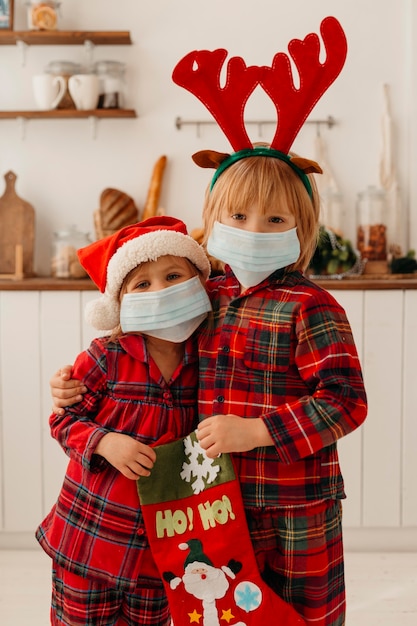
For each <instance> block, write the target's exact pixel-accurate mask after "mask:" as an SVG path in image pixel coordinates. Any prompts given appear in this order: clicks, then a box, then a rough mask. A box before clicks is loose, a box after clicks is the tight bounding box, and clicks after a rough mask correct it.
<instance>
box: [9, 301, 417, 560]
mask: <svg viewBox="0 0 417 626" xmlns="http://www.w3.org/2000/svg"><path fill="white" fill-rule="evenodd" d="M333 295H334V296H335V297H336V299H337V300H338V301H339V302H340V303H341V304H342V306H343V307H344V308H345V310H346V312H347V314H348V317H349V320H350V323H351V325H352V329H353V333H354V336H355V341H356V344H357V347H358V351H359V355H360V358H361V362H362V365H363V370H364V376H365V383H366V388H367V393H368V400H369V415H368V418H367V420H366V422H365V424H364V426H363V427H361V428H360V429H358V430H357V431H356V432H354V433H352V434H351V435H349V436H348V437H346V438H345V439H343V440H342V441H340V443H339V451H340V459H341V465H342V471H343V474H344V478H345V486H346V491H347V495H348V497H347V500H346V501H344V527H345V537H346V536H347V537H348V545H349V546H351V547H353V548H354V547H355V546H356V545H358V544H359V543H360V545H361V549H363V548H364V547H367V546H369V547H370V548H372V545H374V544H375V542H377V543H378V542H379V543H380V544H381V546H379V547H383V548H385V549H389V548H390V545H391V546H392V545H394V543H395V542H396V543H395V545H397V546H398V545H399V546H400V547H404V548H407V547H409V546H408V544H407V542H408V543H410V542H411V543H412V544H413V546H414V547H415V546H416V545H417V487H416V484H417V452H416V448H417V419H416V412H417V409H416V403H415V401H414V394H413V391H414V388H415V387H416V386H417V378H416V372H417V289H409V290H408V289H393V290H383V289H381V290H375V289H373V290H360V289H357V290H353V291H350V290H339V289H337V290H334V291H333ZM95 297H97V294H96V292H95V291H0V420H1V422H0V547H1V546H3V547H4V546H15V547H20V546H21V545H23V546H24V545H32V544H34V539H33V534H34V531H35V528H36V526H37V525H38V523H39V522H40V520H41V519H42V518H43V516H44V515H45V514H46V513H47V511H48V510H49V509H50V507H51V506H52V504H53V502H54V501H55V499H56V496H57V494H58V491H59V489H60V486H61V483H62V479H63V475H64V470H65V467H66V463H67V458H66V456H65V454H64V453H63V452H62V450H61V449H60V447H59V446H58V444H57V443H56V442H55V441H54V440H52V439H51V437H50V434H49V425H48V417H49V414H50V411H51V398H50V393H49V379H50V377H51V375H52V374H53V373H54V372H55V371H56V370H57V369H58V368H59V367H60V366H62V365H64V364H66V363H71V362H72V360H73V359H74V358H75V356H76V355H77V354H78V353H79V352H80V351H81V350H82V349H84V348H86V347H87V346H88V345H89V343H90V341H91V338H92V337H93V336H95V335H96V331H94V329H92V328H89V327H88V326H86V325H85V324H84V322H83V311H84V306H85V304H86V302H87V301H88V300H90V299H92V298H95ZM363 537H366V542H365V546H364V540H363ZM387 542H388V543H387ZM390 542H391V543H390ZM393 542H394V543H393Z"/></svg>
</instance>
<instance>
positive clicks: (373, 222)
mask: <svg viewBox="0 0 417 626" xmlns="http://www.w3.org/2000/svg"><path fill="white" fill-rule="evenodd" d="M386 213H387V205H386V196H385V191H384V190H382V189H378V188H377V187H373V186H369V187H368V188H367V189H366V190H365V191H363V192H361V193H359V194H358V201H357V225H358V226H357V248H358V250H359V252H360V254H361V257H362V258H363V259H368V261H386V259H387V252H388V250H387V214H386Z"/></svg>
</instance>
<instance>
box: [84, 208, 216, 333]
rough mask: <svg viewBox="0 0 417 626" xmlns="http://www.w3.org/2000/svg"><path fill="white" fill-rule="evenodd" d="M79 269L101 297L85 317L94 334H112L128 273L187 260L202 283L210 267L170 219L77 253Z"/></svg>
mask: <svg viewBox="0 0 417 626" xmlns="http://www.w3.org/2000/svg"><path fill="white" fill-rule="evenodd" d="M77 254H78V258H79V260H80V263H81V265H82V266H83V267H84V269H85V270H86V272H87V273H88V274H89V276H90V277H91V278H92V280H93V281H94V282H95V284H96V285H97V287H98V288H99V289H100V291H101V293H102V294H103V295H102V296H100V298H98V299H97V300H93V301H92V302H89V303H88V304H87V306H86V309H85V317H86V320H87V322H88V323H89V324H91V325H92V326H94V328H97V329H98V330H112V329H113V328H115V327H116V326H117V325H118V324H119V322H120V302H119V293H120V289H121V286H122V284H123V280H124V279H125V277H126V276H127V275H128V274H129V272H130V271H131V270H133V269H134V268H135V267H137V266H138V265H140V264H141V263H145V262H146V261H156V259H158V258H159V257H160V256H164V255H167V254H170V255H173V256H178V257H183V258H186V259H189V260H190V261H191V262H192V263H193V264H194V265H195V266H196V267H197V268H198V269H199V270H200V272H201V273H202V275H203V278H204V279H205V280H206V279H207V278H208V276H209V274H210V263H209V261H208V259H207V256H206V254H205V252H204V250H203V248H202V247H201V246H200V245H199V244H198V243H197V242H196V241H195V240H194V239H193V238H192V237H190V236H189V235H188V233H187V227H186V226H185V224H184V222H182V221H181V220H178V219H176V218H174V217H168V216H160V217H151V218H149V219H147V220H145V221H143V222H139V223H137V224H131V225H130V226H126V227H125V228H122V229H121V230H119V231H117V232H116V233H114V234H113V235H109V236H108V237H104V238H103V239H99V240H98V241H95V242H94V243H92V244H90V245H89V246H86V247H85V248H81V249H80V250H78V253H77Z"/></svg>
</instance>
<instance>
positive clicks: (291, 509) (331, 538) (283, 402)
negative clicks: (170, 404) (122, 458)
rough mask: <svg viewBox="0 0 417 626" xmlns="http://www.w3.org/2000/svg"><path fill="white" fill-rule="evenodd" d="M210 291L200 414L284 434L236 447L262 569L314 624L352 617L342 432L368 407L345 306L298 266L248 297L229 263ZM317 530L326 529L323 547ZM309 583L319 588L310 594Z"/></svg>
mask: <svg viewBox="0 0 417 626" xmlns="http://www.w3.org/2000/svg"><path fill="white" fill-rule="evenodd" d="M208 291H209V294H210V297H211V300H212V305H213V323H212V324H211V327H210V325H209V327H208V329H207V332H206V333H205V334H201V336H200V339H199V353H200V372H201V378H200V394H199V414H200V419H204V418H205V417H208V416H210V415H214V414H228V413H232V414H235V415H239V416H241V417H247V418H253V417H258V418H259V417H260V418H261V419H262V420H263V421H264V423H265V425H266V427H267V428H268V431H269V433H270V435H271V437H272V439H273V441H274V445H273V446H270V447H262V448H255V449H254V450H250V451H249V452H244V453H239V454H234V455H233V456H234V459H235V462H236V467H237V471H238V474H239V479H240V483H241V487H242V495H243V500H244V504H245V509H246V511H247V514H248V519H249V524H250V530H251V536H252V540H253V543H254V547H255V551H256V553H257V555H258V560H259V565H260V568H261V571H262V572H263V573H264V575H265V578H266V579H268V581H269V582H270V584H271V585H272V586H274V588H275V589H276V590H277V591H278V592H279V593H280V594H281V595H282V596H283V597H284V598H285V599H286V600H288V601H289V602H291V603H293V604H294V606H295V607H296V608H297V609H298V610H299V611H300V613H302V614H303V615H304V616H305V617H306V619H311V623H314V624H315V626H322V625H324V624H326V625H330V624H331V625H336V624H337V625H339V624H343V623H344V621H343V620H344V618H343V613H344V585H343V551H342V547H341V527H340V518H341V513H340V504H339V503H338V502H339V501H340V499H342V498H344V497H345V492H344V486H343V478H342V474H341V471H340V467H339V461H338V455H337V440H338V439H339V438H340V437H343V436H344V435H347V434H348V433H350V432H352V431H353V430H354V429H356V428H357V427H358V426H359V425H360V424H362V422H363V421H364V419H365V417H366V414H367V401H366V393H365V389H364V385H363V378H362V372H361V367H360V363H359V359H358V355H357V352H356V348H355V344H354V341H353V337H352V333H351V329H350V326H349V323H348V320H347V318H346V315H345V312H344V310H343V309H342V307H341V306H340V305H339V304H338V303H337V301H336V300H335V299H334V298H333V297H332V296H331V295H330V294H329V293H328V292H327V291H325V290H324V289H322V288H321V287H320V286H318V285H317V284H315V283H313V282H311V281H309V280H307V279H306V278H305V277H304V276H303V275H302V274H301V273H300V272H293V273H290V274H287V275H286V274H285V273H284V271H283V270H278V271H277V272H275V273H274V274H273V275H272V276H270V277H269V278H268V279H266V280H265V281H263V282H262V283H261V284H260V285H257V286H256V287H252V288H250V289H248V290H247V291H246V292H245V293H244V294H243V295H240V287H239V284H238V281H237V280H236V278H235V277H234V275H233V273H232V272H231V271H230V268H228V267H226V274H225V275H224V276H221V277H218V278H216V279H213V280H211V281H209V284H208ZM265 516H266V517H265ZM271 518H272V520H271ZM283 519H285V520H286V524H287V525H286V530H284V529H283V527H282V524H281V526H280V520H281V522H282V520H283ZM318 525H320V528H318ZM316 531H317V532H321V533H324V536H325V545H324V546H323V545H322V546H321V548H320V549H319V550H318V549H317V535H316ZM315 542H316V547H315ZM326 551H327V555H326V554H325V553H326ZM331 551H332V554H330V552H331ZM315 552H317V553H318V556H319V561H320V562H319V563H318V562H315V561H314V558H313V555H314V553H315ZM277 554H278V555H279V554H281V556H280V557H279V558H277ZM329 557H330V560H329ZM326 559H328V562H327V563H326ZM315 567H319V568H320V575H319V577H318V581H317V580H316V581H315V582H314V581H313V580H312V579H313V578H314V576H313V575H312V574H311V572H312V570H313V569H314V568H315ZM309 577H311V580H310V578H309ZM332 581H333V582H332ZM334 581H335V582H334ZM310 583H311V585H310ZM309 585H310V586H312V587H313V586H314V585H315V586H316V588H315V590H314V589H313V590H312V591H311V594H312V598H310V599H308V595H309V593H310V592H309V590H308V587H309Z"/></svg>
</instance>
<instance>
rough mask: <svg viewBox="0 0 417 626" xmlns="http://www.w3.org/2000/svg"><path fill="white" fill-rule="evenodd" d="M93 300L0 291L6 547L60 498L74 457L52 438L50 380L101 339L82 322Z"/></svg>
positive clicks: (0, 502)
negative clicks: (63, 482) (58, 495)
mask: <svg viewBox="0 0 417 626" xmlns="http://www.w3.org/2000/svg"><path fill="white" fill-rule="evenodd" d="M93 297H96V293H95V292H94V291H93V292H91V291H0V418H1V431H0V432H1V447H0V492H1V493H0V495H1V497H0V506H1V511H0V513H1V517H0V529H1V532H0V546H7V547H11V546H13V545H16V546H17V547H19V545H20V544H19V533H30V536H31V537H32V536H33V533H34V530H35V529H36V526H37V525H38V523H39V522H40V521H41V519H42V517H43V516H44V515H45V513H46V512H47V511H48V510H49V509H50V507H51V505H52V504H53V502H54V501H55V499H56V496H57V494H58V491H59V488H60V485H61V483H62V479H63V475H64V469H65V467H66V463H67V457H66V455H65V454H64V453H63V452H62V450H61V449H60V447H59V446H58V445H57V444H56V442H55V441H53V440H52V439H51V437H50V434H49V425H48V416H49V414H50V412H51V404H52V403H51V398H50V392H49V379H50V377H51V375H52V374H53V373H54V372H55V371H56V370H57V369H58V368H59V367H60V366H62V365H64V364H65V363H71V362H72V360H73V359H74V358H75V356H76V355H77V354H78V353H79V352H80V351H81V350H82V349H83V348H85V347H87V346H88V345H89V343H90V341H91V338H92V337H93V336H94V335H95V334H96V331H94V330H93V329H91V328H89V327H88V326H86V325H85V324H84V322H83V310H84V305H85V303H86V302H87V301H88V300H89V299H91V298H93ZM25 541H26V537H25Z"/></svg>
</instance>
